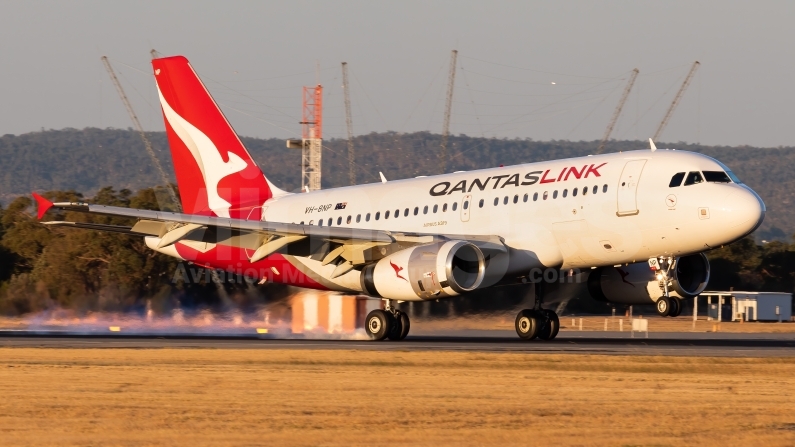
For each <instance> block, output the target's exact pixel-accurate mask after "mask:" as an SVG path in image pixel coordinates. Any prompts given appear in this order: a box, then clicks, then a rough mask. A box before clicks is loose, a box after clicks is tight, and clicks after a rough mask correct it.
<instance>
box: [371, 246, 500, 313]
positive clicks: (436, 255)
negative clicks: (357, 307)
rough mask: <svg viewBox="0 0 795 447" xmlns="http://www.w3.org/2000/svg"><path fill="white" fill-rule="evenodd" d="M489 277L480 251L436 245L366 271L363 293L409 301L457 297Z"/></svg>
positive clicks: (386, 260)
mask: <svg viewBox="0 0 795 447" xmlns="http://www.w3.org/2000/svg"><path fill="white" fill-rule="evenodd" d="M485 273H486V260H485V258H484V256H483V252H481V251H480V249H479V248H478V247H477V246H476V245H474V244H472V243H470V242H466V241H447V242H434V243H431V244H425V245H417V246H415V247H411V248H407V249H405V250H401V251H398V252H396V253H392V254H391V255H389V256H387V257H385V258H383V259H381V260H379V261H378V262H376V263H374V264H370V265H368V266H366V267H365V268H364V269H363V270H362V275H361V285H362V290H363V291H364V292H365V293H367V294H369V295H371V296H376V297H383V298H391V299H397V300H406V301H420V300H430V299H437V298H441V297H446V296H456V295H460V294H462V293H466V292H470V291H472V290H475V289H477V288H478V287H479V286H480V285H481V283H482V282H483V278H484V276H485Z"/></svg>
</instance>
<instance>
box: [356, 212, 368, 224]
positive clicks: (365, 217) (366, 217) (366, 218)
mask: <svg viewBox="0 0 795 447" xmlns="http://www.w3.org/2000/svg"><path fill="white" fill-rule="evenodd" d="M364 220H366V221H367V222H370V213H367V215H366V216H364ZM357 222H358V220H357Z"/></svg>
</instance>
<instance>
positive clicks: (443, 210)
mask: <svg viewBox="0 0 795 447" xmlns="http://www.w3.org/2000/svg"><path fill="white" fill-rule="evenodd" d="M442 212H443V213H446V212H447V204H446V203H445V204H444V205H442Z"/></svg>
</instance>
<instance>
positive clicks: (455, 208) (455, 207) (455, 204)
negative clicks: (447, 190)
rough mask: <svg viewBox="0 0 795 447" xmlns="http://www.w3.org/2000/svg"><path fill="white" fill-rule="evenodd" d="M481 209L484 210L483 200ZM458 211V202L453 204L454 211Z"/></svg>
mask: <svg viewBox="0 0 795 447" xmlns="http://www.w3.org/2000/svg"><path fill="white" fill-rule="evenodd" d="M480 207H481V208H483V200H482V199H481V201H480ZM457 209H458V202H453V211H455V210H457Z"/></svg>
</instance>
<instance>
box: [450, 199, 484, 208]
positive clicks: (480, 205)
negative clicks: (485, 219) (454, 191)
mask: <svg viewBox="0 0 795 447" xmlns="http://www.w3.org/2000/svg"><path fill="white" fill-rule="evenodd" d="M483 203H484V201H483V199H480V202H479V203H478V206H479V207H481V208H483ZM453 211H455V203H454V204H453Z"/></svg>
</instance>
